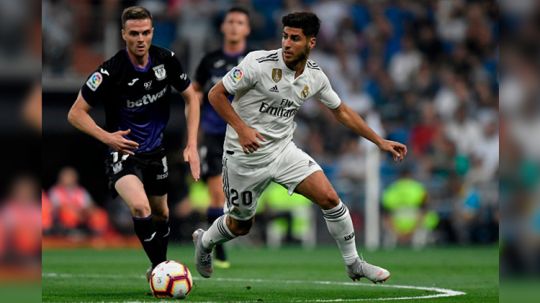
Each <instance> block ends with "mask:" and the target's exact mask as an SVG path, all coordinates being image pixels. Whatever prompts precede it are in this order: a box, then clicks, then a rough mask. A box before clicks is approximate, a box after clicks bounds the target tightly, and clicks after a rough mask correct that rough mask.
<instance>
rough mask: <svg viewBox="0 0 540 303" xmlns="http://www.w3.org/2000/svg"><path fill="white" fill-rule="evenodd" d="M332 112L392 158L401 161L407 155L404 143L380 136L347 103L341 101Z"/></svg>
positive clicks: (342, 122) (340, 120)
mask: <svg viewBox="0 0 540 303" xmlns="http://www.w3.org/2000/svg"><path fill="white" fill-rule="evenodd" d="M332 113H333V114H334V116H335V117H336V119H337V120H338V121H339V122H341V124H343V125H345V126H347V127H348V128H350V129H351V130H352V131H354V132H355V133H356V134H358V135H360V136H362V137H364V138H366V139H368V140H369V141H371V142H373V143H374V144H375V145H377V146H378V147H379V148H380V149H381V150H383V151H387V152H389V153H391V154H392V156H393V157H394V160H396V161H397V160H400V161H401V160H403V158H404V157H405V155H407V147H406V146H405V145H403V144H401V143H399V142H394V141H390V140H385V139H383V138H381V137H380V136H379V135H377V133H375V131H373V129H371V128H370V127H369V126H368V125H367V123H366V122H365V121H364V119H362V117H360V116H359V115H358V114H357V113H356V112H355V111H353V110H352V109H351V108H350V107H349V106H347V104H345V103H343V102H341V104H340V105H339V106H338V107H337V108H335V109H333V110H332Z"/></svg>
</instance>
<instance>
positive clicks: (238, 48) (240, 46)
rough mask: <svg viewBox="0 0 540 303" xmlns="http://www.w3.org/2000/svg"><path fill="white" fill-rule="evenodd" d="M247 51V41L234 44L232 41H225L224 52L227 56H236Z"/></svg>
mask: <svg viewBox="0 0 540 303" xmlns="http://www.w3.org/2000/svg"><path fill="white" fill-rule="evenodd" d="M245 49H246V41H245V40H242V41H238V42H232V41H225V42H224V43H223V52H224V53H225V54H226V55H236V54H239V53H242V52H244V50H245Z"/></svg>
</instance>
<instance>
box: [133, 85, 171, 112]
mask: <svg viewBox="0 0 540 303" xmlns="http://www.w3.org/2000/svg"><path fill="white" fill-rule="evenodd" d="M166 92H167V88H166V87H165V88H164V89H162V90H161V91H159V92H157V93H155V94H153V95H150V94H147V95H144V96H143V97H142V98H140V99H139V100H137V101H130V100H127V107H128V108H134V107H141V106H143V105H147V104H151V103H154V102H156V101H157V100H158V99H159V98H161V97H163V96H164V95H165V93H166Z"/></svg>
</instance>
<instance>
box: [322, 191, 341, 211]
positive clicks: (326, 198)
mask: <svg viewBox="0 0 540 303" xmlns="http://www.w3.org/2000/svg"><path fill="white" fill-rule="evenodd" d="M338 204H339V196H338V194H337V193H336V191H335V190H334V189H333V188H329V189H326V190H325V191H324V192H323V194H322V197H321V200H320V202H319V205H320V206H321V207H322V208H323V209H331V208H334V207H336V206H337V205H338Z"/></svg>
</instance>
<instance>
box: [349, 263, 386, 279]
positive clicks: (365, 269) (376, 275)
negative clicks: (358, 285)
mask: <svg viewBox="0 0 540 303" xmlns="http://www.w3.org/2000/svg"><path fill="white" fill-rule="evenodd" d="M346 268H347V274H348V275H349V277H350V278H351V279H352V280H353V281H356V280H360V278H363V277H365V278H367V279H369V280H370V281H371V282H373V283H383V282H385V281H386V280H388V279H389V278H390V272H389V271H388V270H386V269H384V268H382V267H379V266H375V265H372V264H369V263H367V262H366V261H364V260H362V259H360V258H358V259H356V260H355V261H354V263H353V264H351V265H347V266H346Z"/></svg>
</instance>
